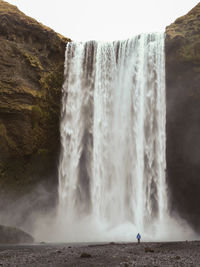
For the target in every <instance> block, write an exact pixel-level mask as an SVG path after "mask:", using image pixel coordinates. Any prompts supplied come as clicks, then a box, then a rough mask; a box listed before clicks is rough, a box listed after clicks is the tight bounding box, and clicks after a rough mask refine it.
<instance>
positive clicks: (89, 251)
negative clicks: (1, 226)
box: [0, 241, 200, 267]
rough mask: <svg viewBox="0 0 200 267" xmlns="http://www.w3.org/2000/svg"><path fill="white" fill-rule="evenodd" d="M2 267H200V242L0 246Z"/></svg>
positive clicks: (0, 264) (0, 263)
mask: <svg viewBox="0 0 200 267" xmlns="http://www.w3.org/2000/svg"><path fill="white" fill-rule="evenodd" d="M0 266H12V267H14V266H18V267H26V266H31V267H33V266H34V267H40V266H45V267H46V266H60V267H64V266H70V267H73V266H74V267H75V266H76V267H80V266H81V267H82V266H84V267H90V266H93V267H95V266H105V267H107V266H124V267H128V266H154V267H156V266H162V267H164V266H181V267H182V266H187V267H189V266H195V267H196V266H200V241H191V242H187V241H186V242H170V243H141V244H136V243H109V244H35V245H18V246H6V245H5V246H4V245H1V246H0Z"/></svg>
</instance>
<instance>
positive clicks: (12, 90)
mask: <svg viewBox="0 0 200 267" xmlns="http://www.w3.org/2000/svg"><path fill="white" fill-rule="evenodd" d="M68 41H70V40H69V39H67V38H64V37H62V36H61V35H59V34H57V33H55V32H54V31H53V30H51V29H49V28H47V27H45V26H44V25H42V24H40V23H38V22H37V21H35V20H34V19H32V18H30V17H27V16H26V15H24V14H23V13H22V12H20V11H19V10H18V9H17V7H15V6H13V5H10V4H8V3H6V2H4V1H2V0H0V195H1V196H9V198H11V199H15V198H16V197H19V196H22V195H24V194H26V193H28V192H30V191H32V190H33V188H34V187H35V186H37V185H38V183H41V182H42V183H44V184H45V188H46V190H47V191H49V192H50V193H51V192H53V190H56V186H55V185H56V183H57V161H58V152H59V151H58V150H59V142H60V141H59V140H60V138H59V114H60V96H61V87H62V81H63V67H64V53H65V46H66V43H67V42H68ZM1 203H2V202H1Z"/></svg>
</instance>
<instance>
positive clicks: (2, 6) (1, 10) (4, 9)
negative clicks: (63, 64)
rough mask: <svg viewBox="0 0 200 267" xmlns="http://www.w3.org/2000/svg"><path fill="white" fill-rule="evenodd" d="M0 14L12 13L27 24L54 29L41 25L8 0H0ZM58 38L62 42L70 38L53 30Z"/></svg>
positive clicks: (68, 40)
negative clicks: (6, 0)
mask: <svg viewBox="0 0 200 267" xmlns="http://www.w3.org/2000/svg"><path fill="white" fill-rule="evenodd" d="M0 14H1V15H2V14H12V16H13V15H15V16H17V17H20V18H21V19H22V20H23V21H24V22H26V23H27V24H28V25H31V24H32V25H35V26H39V27H42V28H43V29H44V30H47V31H51V32H54V30H52V29H51V28H49V27H47V26H45V25H43V24H42V23H39V22H37V21H36V20H35V19H33V18H31V17H29V16H26V15H25V14H24V13H23V12H21V11H20V10H19V9H18V8H17V6H15V5H11V4H9V3H8V2H5V1H3V0H0ZM54 33H55V34H56V35H57V36H58V37H59V38H60V39H62V40H63V41H64V42H70V41H71V40H70V39H69V38H66V37H64V36H63V35H61V34H59V33H56V32H54Z"/></svg>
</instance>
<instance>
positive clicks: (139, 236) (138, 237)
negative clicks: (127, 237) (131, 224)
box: [136, 233, 141, 244]
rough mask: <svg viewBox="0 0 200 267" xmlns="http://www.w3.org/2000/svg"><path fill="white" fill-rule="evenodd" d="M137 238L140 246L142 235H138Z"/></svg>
mask: <svg viewBox="0 0 200 267" xmlns="http://www.w3.org/2000/svg"><path fill="white" fill-rule="evenodd" d="M136 238H137V241H138V244H139V243H140V239H141V235H140V234H139V233H138V234H137V236H136Z"/></svg>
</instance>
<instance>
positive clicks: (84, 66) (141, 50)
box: [58, 33, 167, 241]
mask: <svg viewBox="0 0 200 267" xmlns="http://www.w3.org/2000/svg"><path fill="white" fill-rule="evenodd" d="M164 57H165V55H164V34H160V33H154V34H142V35H139V36H136V37H135V38H133V39H129V40H126V41H116V42H112V43H102V42H95V41H90V42H86V43H73V42H72V43H68V44H67V48H66V61H65V82H64V85H63V98H62V112H61V142H62V152H61V157H60V165H59V215H58V216H59V218H60V220H62V221H63V224H64V225H65V226H66V239H67V240H70V241H83V239H84V241H89V240H109V239H110V240H111V239H112V240H114V239H115V240H125V239H126V240H129V239H130V240H131V239H132V238H135V235H136V233H137V232H138V231H139V232H141V233H142V235H143V236H146V237H147V238H148V237H149V236H151V235H152V234H154V233H155V232H158V231H157V229H156V226H157V225H159V224H160V223H162V222H163V220H164V217H165V216H166V214H167V194H166V184H165V167H166V162H165V138H166V137H165V112H166V107H165V60H164ZM83 225H84V226H83ZM86 230H87V231H86ZM152 231H153V232H152ZM76 233H79V235H78V237H77V236H76ZM81 233H82V235H81ZM91 233H94V235H93V236H92V234H91ZM91 236H92V237H91Z"/></svg>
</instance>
